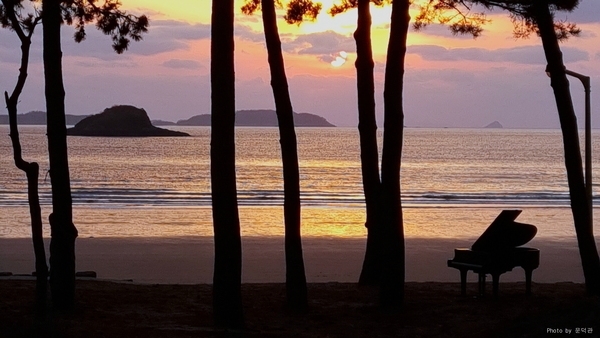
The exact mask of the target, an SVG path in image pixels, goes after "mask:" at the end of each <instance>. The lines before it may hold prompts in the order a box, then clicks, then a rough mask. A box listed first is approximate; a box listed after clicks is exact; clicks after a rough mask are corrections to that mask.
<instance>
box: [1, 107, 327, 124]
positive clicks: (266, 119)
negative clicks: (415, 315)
mask: <svg viewBox="0 0 600 338" xmlns="http://www.w3.org/2000/svg"><path fill="white" fill-rule="evenodd" d="M115 107H119V106H115ZM123 107H125V106H123ZM129 107H132V106H129ZM133 108H135V107H133ZM136 109H137V108H136ZM89 116H90V115H71V114H67V115H66V121H67V125H68V126H74V125H76V124H77V123H79V122H80V121H81V120H83V119H85V118H86V117H89ZM17 122H18V123H19V125H46V113H45V112H43V111H31V112H29V113H26V114H19V115H17ZM151 123H152V125H154V126H210V114H202V115H195V116H192V117H190V118H189V119H186V120H179V121H177V122H171V121H165V120H152V121H151ZM294 123H295V125H296V127H335V125H333V124H331V123H329V121H327V120H326V119H325V118H323V117H321V116H319V115H315V114H310V113H294ZM2 124H8V115H0V125H2ZM235 125H236V126H240V127H277V125H278V124H277V115H276V113H275V111H274V110H271V109H257V110H239V111H237V112H236V118H235Z"/></svg>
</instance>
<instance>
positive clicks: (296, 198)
mask: <svg viewBox="0 0 600 338" xmlns="http://www.w3.org/2000/svg"><path fill="white" fill-rule="evenodd" d="M295 2H296V3H297V1H295ZM293 3H294V1H293V2H292V3H290V4H288V9H290V8H294V7H293ZM276 4H277V5H279V6H281V3H280V2H279V1H275V0H248V1H246V3H245V4H244V7H242V12H244V13H245V14H248V15H249V14H252V13H254V12H255V11H257V10H259V9H260V10H261V11H262V22H263V29H264V34H265V41H266V45H267V54H268V62H269V68H270V72H271V87H272V88H273V98H274V100H275V112H276V114H277V121H278V126H279V136H280V140H279V143H280V145H281V159H282V166H283V195H284V201H283V214H284V224H285V266H286V282H285V285H286V299H287V305H288V307H289V308H290V309H292V310H297V311H302V310H305V309H306V307H307V304H308V303H307V302H308V301H307V289H306V272H305V270H304V257H303V254H302V235H301V206H300V168H299V164H298V145H297V143H298V142H297V139H296V131H295V127H294V109H293V107H292V101H291V98H290V91H289V86H288V81H287V76H286V74H285V64H284V60H283V52H282V49H281V39H280V37H279V30H278V27H277V15H276V12H275V6H276ZM307 13H309V14H310V13H313V15H312V18H313V19H314V18H315V17H316V13H315V12H311V11H307Z"/></svg>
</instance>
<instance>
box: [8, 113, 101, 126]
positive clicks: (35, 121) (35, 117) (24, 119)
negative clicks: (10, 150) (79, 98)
mask: <svg viewBox="0 0 600 338" xmlns="http://www.w3.org/2000/svg"><path fill="white" fill-rule="evenodd" d="M88 116H89V115H71V114H67V115H65V117H66V120H67V125H69V126H73V125H76V124H77V123H78V122H79V121H81V120H83V119H84V118H86V117H88ZM17 123H18V124H20V125H41V126H45V125H46V112H43V111H37V110H36V111H30V112H29V113H25V114H17ZM0 124H8V115H0Z"/></svg>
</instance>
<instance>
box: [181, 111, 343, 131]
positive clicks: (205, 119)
mask: <svg viewBox="0 0 600 338" xmlns="http://www.w3.org/2000/svg"><path fill="white" fill-rule="evenodd" d="M177 125H178V126H210V114H202V115H196V116H192V117H190V118H189V119H187V120H179V121H177ZM235 125H236V126H238V127H277V125H278V124H277V114H276V113H275V111H274V110H271V109H260V110H238V111H237V112H236V113H235ZM294 125H295V126H296V127H335V125H333V124H331V123H329V122H328V121H327V120H326V119H325V118H323V117H321V116H318V115H315V114H309V113H294Z"/></svg>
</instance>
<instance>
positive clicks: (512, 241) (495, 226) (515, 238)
mask: <svg viewBox="0 0 600 338" xmlns="http://www.w3.org/2000/svg"><path fill="white" fill-rule="evenodd" d="M521 211H522V210H502V212H501V213H500V215H498V217H496V219H495V220H494V221H493V222H492V224H490V226H489V227H488V228H487V229H486V230H485V231H484V232H483V234H482V235H481V236H480V237H479V239H477V241H475V243H473V246H472V247H471V249H472V250H474V251H499V250H507V249H511V248H515V247H518V246H520V245H523V244H525V243H527V242H529V241H530V240H531V239H532V238H533V237H535V234H536V233H537V228H536V227H535V226H534V225H531V224H525V223H518V222H515V221H514V220H515V219H516V218H517V217H518V216H519V214H520V213H521Z"/></svg>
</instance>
